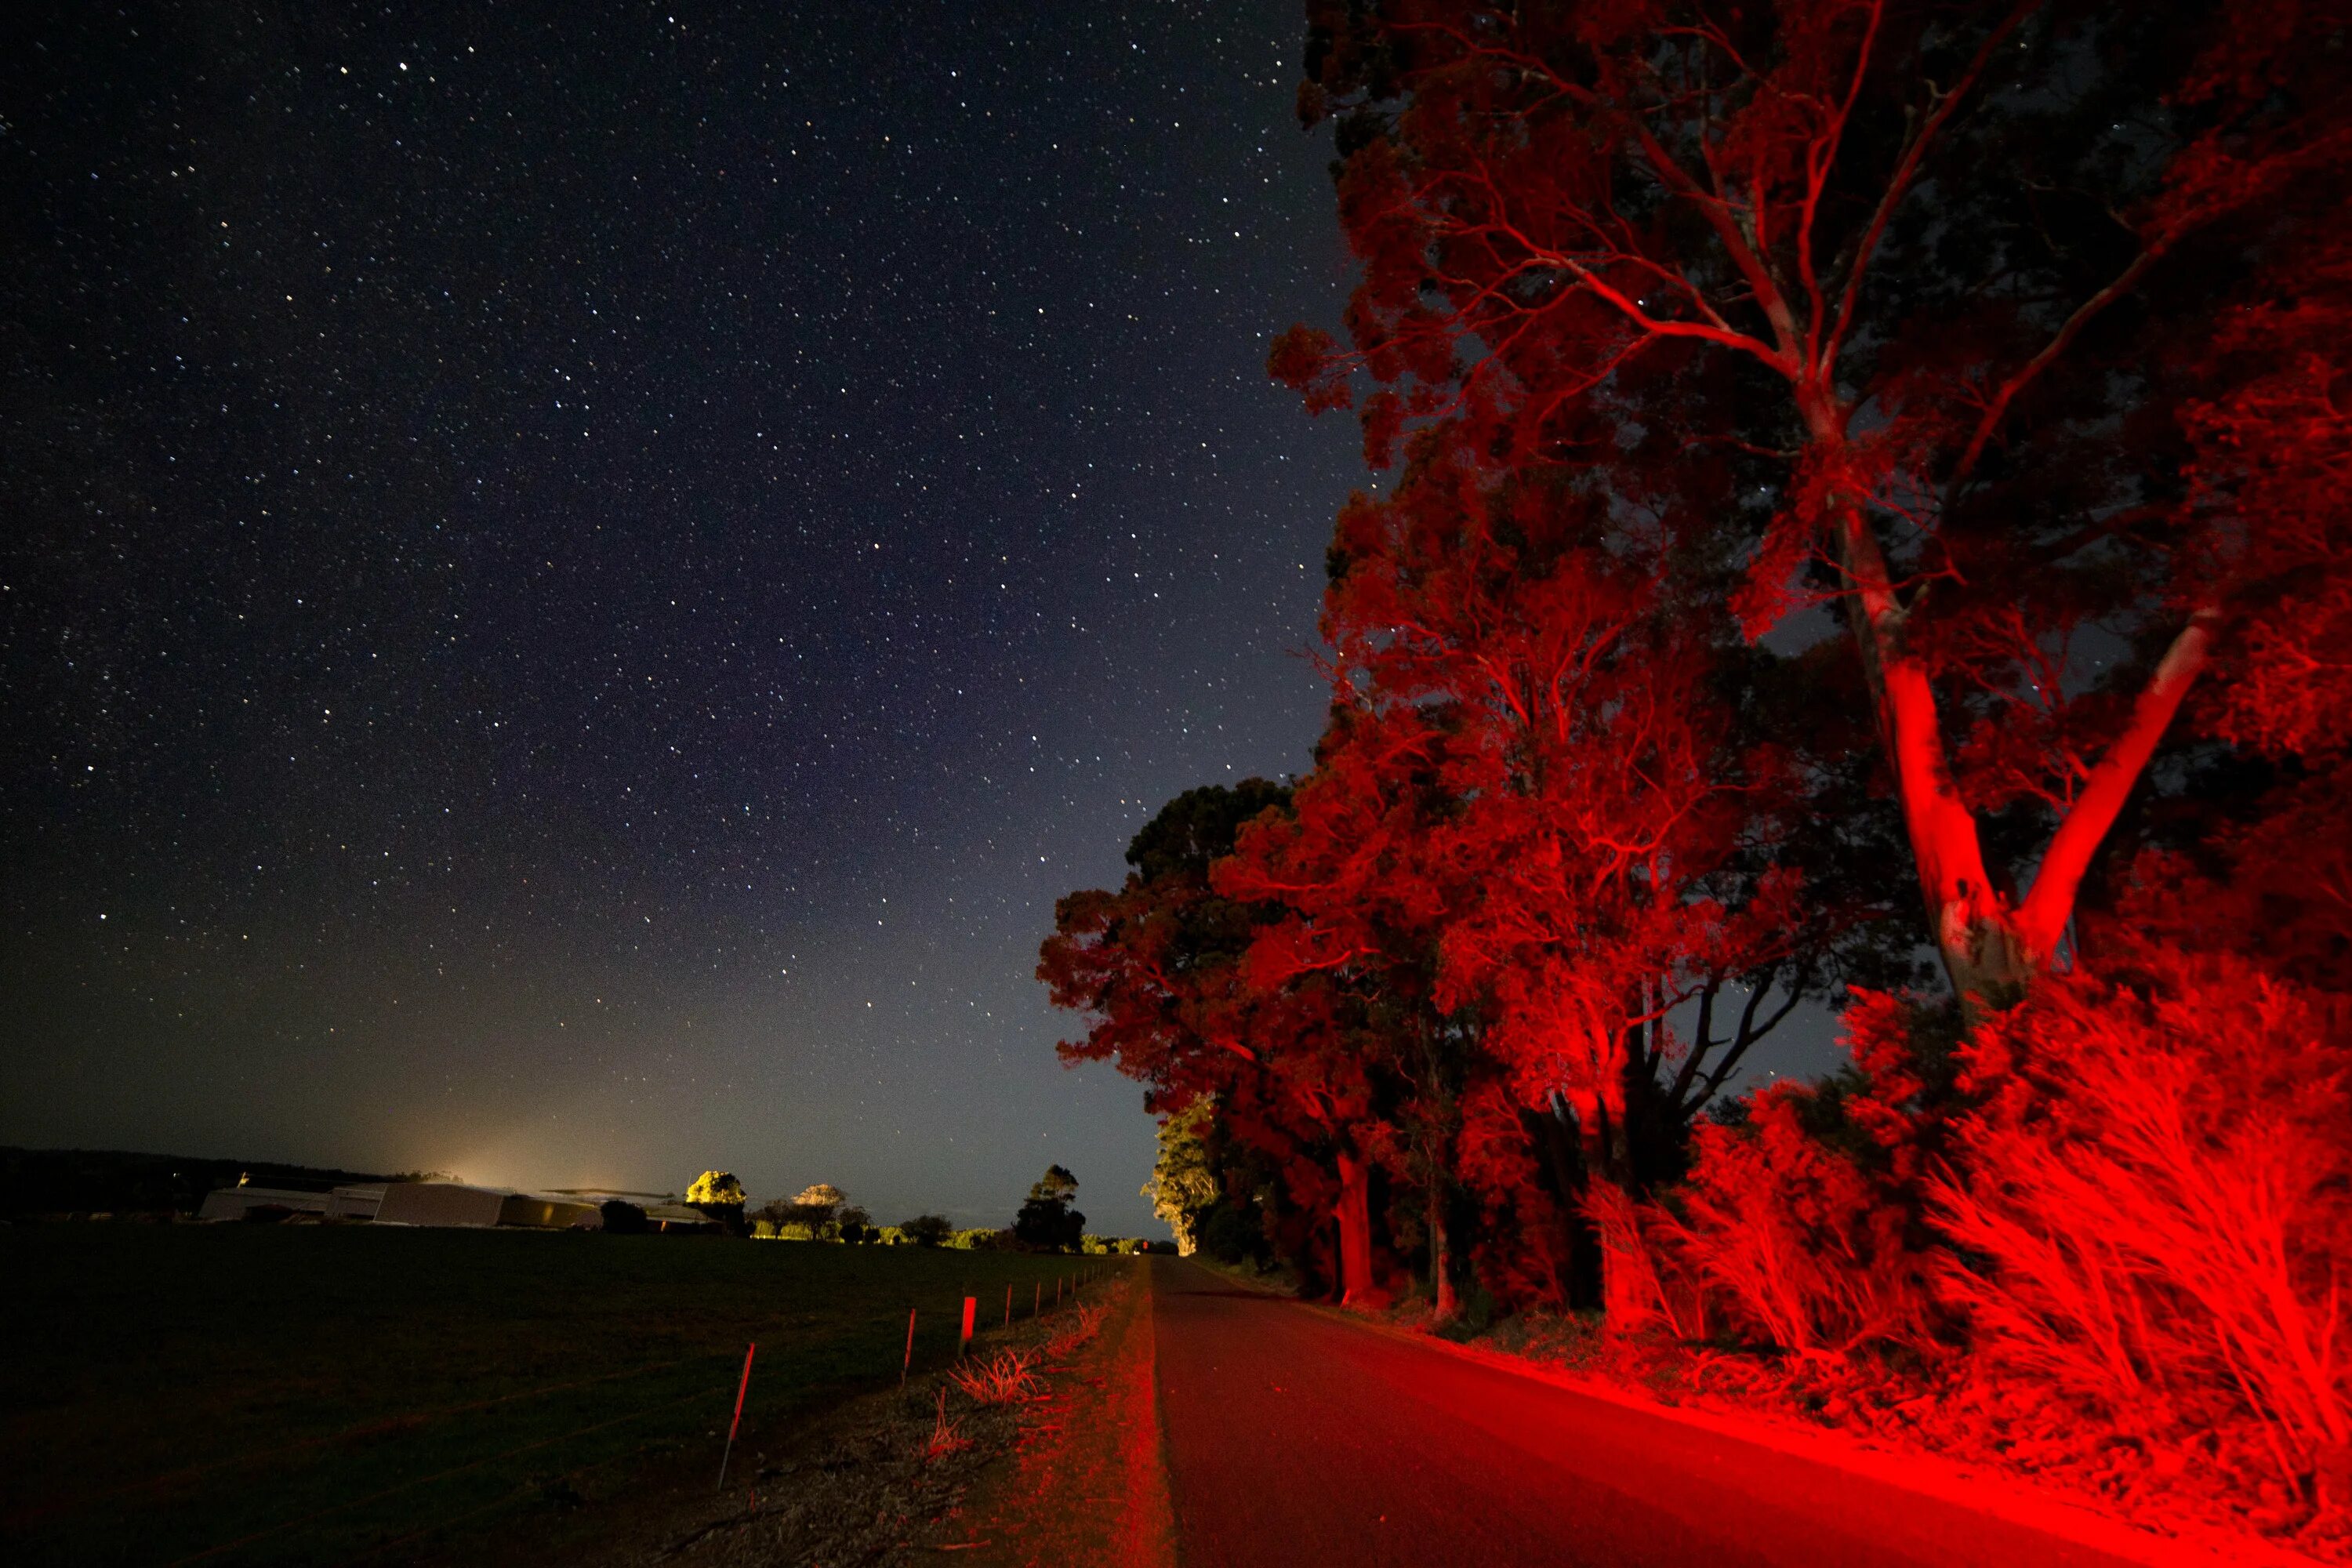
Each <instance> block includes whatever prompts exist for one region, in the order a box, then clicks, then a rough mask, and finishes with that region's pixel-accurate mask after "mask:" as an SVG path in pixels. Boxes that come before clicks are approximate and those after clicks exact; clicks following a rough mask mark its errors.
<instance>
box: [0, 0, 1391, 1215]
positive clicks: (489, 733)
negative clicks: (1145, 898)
mask: <svg viewBox="0 0 2352 1568" xmlns="http://www.w3.org/2000/svg"><path fill="white" fill-rule="evenodd" d="M1299 36H1300V25H1299V22H1298V17H1297V7H1296V5H1295V0H1263V3H1258V4H1250V5H1235V4H1223V5H1175V4H1157V3H1155V4H1144V5H1130V6H1127V7H1118V6H1106V5H1066V6H1045V5H1009V4H1008V5H978V6H971V5H917V6H907V7H887V6H886V7H877V6H874V5H756V6H744V5H668V4H663V5H587V4H583V3H578V0H560V3H550V4H546V5H515V4H503V5H476V6H450V7H392V8H382V9H370V10H366V11H360V10H353V9H351V8H347V7H340V6H322V5H310V4H296V5H262V6H259V7H257V6H255V5H251V4H242V5H225V4H190V5H163V6H152V7H141V6H132V7H126V8H121V9H107V10H100V8H98V7H93V6H89V5H47V6H19V7H15V8H12V10H11V13H10V16H9V17H8V19H7V20H5V22H0V204H5V206H4V207H0V210H5V212H6V213H7V214H9V215H10V216H9V220H8V222H7V224H6V225H5V236H6V237H5V241H0V243H5V245H6V247H7V258H6V259H7V265H6V267H5V269H0V498H5V505H6V508H7V512H8V524H7V528H6V530H5V534H0V677H5V682H6V687H5V689H6V690H7V692H8V711H9V722H8V723H7V724H6V725H5V731H0V828H4V829H5V849H0V855H5V858H4V859H0V898H4V899H5V903H4V904H0V918H5V928H0V931H4V934H5V950H0V994H5V998H6V1007H5V1016H0V1142H17V1143H28V1144H35V1145H61V1144H80V1145H85V1146H115V1147H132V1148H145V1149H167V1150H171V1151H173V1152H189V1153H203V1154H231V1155H237V1156H242V1157H249V1158H283V1159H294V1160H301V1161H309V1162H314V1163H339V1164H344V1165H350V1166H360V1167H376V1168H414V1167H426V1168H439V1169H445V1170H451V1171H455V1172H457V1173H461V1174H463V1175H465V1176H467V1177H469V1178H473V1179H476V1180H487V1181H496V1182H503V1183H513V1184H539V1185H573V1184H613V1185H619V1186H625V1187H635V1188H652V1189H657V1190H659V1189H676V1188H680V1187H682V1186H683V1185H684V1184H686V1183H687V1182H688V1180H690V1179H691V1178H692V1177H693V1176H694V1174H695V1173H698V1171H700V1170H702V1169H703V1168H704V1167H705V1166H707V1165H721V1166H726V1167H729V1168H731V1169H733V1170H734V1171H736V1172H737V1173H740V1175H742V1176H743V1177H744V1179H745V1180H746V1181H747V1183H748V1184H750V1185H751V1189H752V1191H753V1192H754V1194H755V1195H759V1196H765V1195H769V1194H776V1193H780V1192H785V1191H790V1190H794V1189H797V1188H798V1187H799V1186H801V1185H803V1184H806V1183H809V1182H813V1181H818V1180H827V1181H832V1182H834V1183H836V1184H839V1185H841V1186H842V1187H843V1188H845V1190H846V1191H847V1192H848V1193H849V1194H851V1195H852V1196H853V1197H854V1198H856V1199H857V1200H859V1201H861V1202H864V1203H866V1204H867V1205H869V1206H870V1207H871V1208H873V1209H874V1210H875V1212H876V1213H877V1216H878V1217H880V1218H883V1219H886V1220H892V1219H897V1218H899V1217H902V1216H903V1215H906V1214H909V1213H913V1212H915V1211H917V1210H919V1209H923V1208H934V1209H938V1210H940V1211H942V1212H945V1213H948V1214H950V1215H952V1216H954V1217H956V1218H958V1219H960V1220H965V1221H970V1222H982V1221H989V1222H1002V1221H1003V1219H1005V1218H1007V1217H1009V1215H1010V1214H1011V1212H1012V1209H1013V1206H1014V1205H1016V1204H1017V1202H1018V1201H1019V1198H1020V1196H1021V1194H1022V1192H1023V1191H1024V1188H1025V1187H1026V1185H1027V1184H1028V1183H1029V1182H1030V1181H1031V1180H1033V1179H1034V1177H1035V1175H1036V1174H1037V1173H1038V1172H1039V1171H1040V1170H1041V1169H1042V1168H1043V1167H1044V1166H1045V1163H1047V1162H1048V1161H1058V1162H1060V1163H1064V1164H1066V1165H1068V1166H1070V1167H1071V1168H1072V1169H1074V1170H1075V1171H1076V1172H1077V1173H1078V1175H1079V1177H1080V1179H1081V1181H1082V1183H1083V1186H1082V1189H1081V1193H1080V1205H1081V1206H1082V1207H1084V1208H1085V1209H1086V1210H1087V1213H1088V1214H1089V1215H1091V1216H1093V1220H1094V1223H1095V1224H1096V1225H1097V1226H1098V1227H1100V1228H1104V1229H1108V1230H1115V1231H1136V1230H1141V1229H1146V1228H1154V1227H1152V1225H1151V1222H1150V1219H1149V1217H1148V1205H1146V1204H1145V1203H1144V1202H1143V1201H1142V1200H1141V1199H1140V1198H1139V1196H1138V1195H1137V1188H1138V1186H1139V1184H1141V1182H1142V1181H1143V1179H1144V1177H1145V1176H1146V1174H1147V1173H1148V1172H1149V1169H1150V1153H1151V1124H1150V1121H1149V1120H1148V1119H1147V1118H1146V1117H1145V1116H1144V1115H1143V1114H1142V1112H1141V1110H1140V1108H1139V1106H1140V1096H1139V1092H1138V1091H1137V1089H1135V1088H1134V1087H1133V1086H1131V1085H1129V1084H1128V1083H1126V1082H1124V1081H1123V1080H1120V1079H1117V1078H1116V1077H1114V1076H1113V1075H1111V1074H1110V1073H1109V1072H1108V1070H1107V1069H1089V1070H1087V1071H1086V1072H1083V1073H1069V1072H1066V1071H1064V1069H1062V1068H1060V1067H1059V1066H1058V1065H1057V1063H1056V1062H1055V1058H1054V1055H1053V1052H1052V1048H1051V1047H1052V1045H1053V1042H1054V1041H1055V1039H1056V1038H1057V1037H1059V1036H1060V1035H1061V1034H1062V1033H1064V1032H1065V1031H1066V1027H1067V1025H1068V1024H1069V1022H1070V1021H1069V1020H1066V1019H1064V1018H1061V1017H1057V1016H1055V1015H1054V1014H1053V1013H1052V1012H1051V1011H1050V1009H1048V1008H1047V1006H1046V1005H1045V996H1044V993H1043V989H1042V987H1040V986H1038V985H1037V984H1035V982H1034V980H1033V979H1032V978H1031V974H1032V970H1033V968H1034V963H1035V952H1036V946H1037V943H1038V942H1039V940H1040V939H1041V937H1042V936H1043V935H1044V934H1045V931H1046V929H1047V928H1048V926H1049V925H1050V923H1051V919H1052V909H1053V900H1054V899H1055V897H1056V896H1057V895H1058V894H1060V893H1063V892H1065V891H1067V890H1069V889H1072V888H1075V887H1081V886H1089V885H1097V884H1105V883H1110V882H1115V881H1116V879H1118V876H1119V875H1120V874H1121V873H1122V871H1123V869H1124V868H1123V867H1122V865H1121V863H1120V855H1121V852H1122V850H1123V849H1124V847H1125V845H1126V842H1127V839H1128V838H1129V836H1130V835H1131V834H1132V832H1133V831H1134V830H1135V828H1136V827H1137V826H1139V825H1140V824H1141V822H1142V821H1143V820H1144V819H1145V818H1146V817H1147V816H1149V815H1150V812H1151V811H1152V810H1153V809H1154V808H1156V806H1157V805H1159V804H1160V802H1161V801H1163V800H1165V799H1167V798H1168V797H1169V796H1171V795H1174V794H1176V793H1178V792H1179V791H1181V790H1183V789H1185V788H1188V787H1190V786H1191V785H1193V784H1200V783H1204V782H1213V781H1227V780H1232V779H1236V778H1240V777H1244V776H1246V775H1248V774H1250V773H1265V774H1276V773H1284V772H1287V771H1290V770H1294V769H1297V768H1298V767H1301V766H1303V765H1304V764H1305V763H1306V761H1307V748H1308V746H1309V743H1310V742H1311V740H1312V738H1313V735H1314V732H1315V730H1316V728H1317V726H1318V722H1319V720H1320V716H1321V710H1322V697H1321V692H1320V688H1319V685H1318V679H1317V678H1316V676H1315V674H1314V672H1313V670H1312V668H1311V666H1310V665H1309V664H1308V663H1307V661H1306V660H1305V659H1304V658H1302V657H1300V656H1301V654H1302V652H1303V650H1304V649H1305V648H1306V647H1307V646H1308V645H1309V644H1310V642H1311V641H1312V639H1313V636H1314V631H1313V627H1314V613H1315V607H1316V599H1317V595H1318V593H1319V591H1320V587H1321V583H1322V570H1321V563H1322V553H1323V544H1324V541H1325V539H1326V537H1327V534H1328V524H1329V519H1330V517H1331V515H1332V513H1333V511H1334V510H1336V508H1337V506H1338V504H1339V500H1340V499H1341V498H1342V497H1343V496H1344V494H1345V493H1346V491H1347V489H1349V486H1350V485H1351V484H1354V483H1357V482H1359V480H1360V477H1361V476H1360V468H1359V466H1358V462H1357V458H1356V449H1355V432H1354V427H1353V426H1352V424H1351V423H1350V422H1348V421H1345V420H1326V421H1324V422H1322V423H1321V424H1319V425H1318V424H1313V423H1310V422H1309V421H1308V420H1307V418H1306V416H1304V415H1303V414H1302V413H1301V412H1300V411H1299V409H1298V406H1297V401H1296V399H1295V398H1293V397H1291V396H1289V395H1286V394H1283V393H1281V392H1279V391H1278V390H1277V389H1276V388H1275V387H1273V386H1272V385H1271V384H1269V383H1268V382H1267V381H1266V379H1265V374H1264V369H1263V366H1264V360H1265V347H1266V341H1267V338H1268V336H1269V335H1270V333H1272V332H1273V331H1278V330H1279V329H1280V328H1282V327H1284V326H1286V325H1287V324H1288V323H1289V322H1291V321H1296V320H1298V319H1301V318H1307V319H1314V320H1318V321H1324V322H1327V323H1328V322H1331V321H1335V319H1336V317H1337V314H1338V310H1339V301H1340V300H1341V298H1342V296H1343V294H1344V290H1345V288H1346V285H1347V282H1348V279H1349V268H1348V265H1347V263H1346V261H1345V258H1344V257H1343V255H1342V253H1341V250H1340V247H1339V236H1338V227H1337V223H1336V220H1335V218H1334V216H1333V210H1332V208H1333V204H1332V195H1331V191H1330V186H1329V183H1328V174H1327V172H1326V165H1327V163H1328V158H1329V156H1330V151H1329V146H1328V137H1308V136H1307V135H1305V134H1303V133H1301V132H1299V131H1298V130H1297V127H1296V123H1295V121H1294V120H1293V119H1292V117H1291V102H1292V93H1293V87H1294V83H1295V81H1296V79H1297V59H1298V54H1299Z"/></svg>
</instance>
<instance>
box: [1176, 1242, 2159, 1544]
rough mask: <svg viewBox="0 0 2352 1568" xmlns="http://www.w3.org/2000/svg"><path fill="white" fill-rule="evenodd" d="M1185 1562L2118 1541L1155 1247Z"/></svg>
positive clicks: (1178, 1527) (1179, 1534)
mask: <svg viewBox="0 0 2352 1568" xmlns="http://www.w3.org/2000/svg"><path fill="white" fill-rule="evenodd" d="M1152 1274H1153V1289H1154V1295H1155V1298H1156V1299H1155V1300H1154V1302H1153V1312H1154V1318H1155V1321H1156V1331H1155V1334H1156V1339H1155V1351H1156V1361H1157V1378H1158V1390H1159V1396H1160V1426H1161V1431H1162V1434H1163V1437H1164V1443H1165V1452H1166V1456H1167V1461H1168V1469H1169V1485H1170V1491H1171V1502H1172V1504H1173V1512H1174V1518H1175V1530H1176V1547H1177V1556H1178V1560H1179V1562H1180V1563H1181V1564H1182V1565H1183V1568H1226V1565H1234V1568H1243V1565H1255V1564H1273V1565H1278V1568H1314V1565H1317V1564H1322V1563H1347V1564H1351V1565H1359V1564H1360V1565H1371V1564H1395V1565H1400V1568H1402V1565H1405V1564H1444V1563H1463V1564H1478V1565H1480V1568H1538V1565H1550V1564H1576V1565H1578V1568H1601V1565H1603V1564H1606V1565H1609V1568H1620V1565H1622V1568H1635V1565H1649V1564H1659V1565H1667V1564H1673V1565H1685V1564H1687V1565H1692V1568H1698V1565H1704V1568H1734V1565H1735V1564H1751V1563H1756V1564H1760V1563H1771V1564H1788V1565H1790V1568H1864V1565H1868V1568H1881V1565H1888V1568H1891V1565H1894V1564H1949V1565H1951V1568H1963V1565H1966V1568H1978V1565H1990V1564H1998V1565H2001V1568H2011V1565H2016V1568H2025V1565H2028V1564H2036V1565H2038V1564H2052V1565H2053V1568H2055V1565H2063V1568H2120V1564H2122V1563H2124V1561H2125V1560H2124V1559H2121V1558H2118V1557H2113V1556H2109V1555H2106V1554H2104V1553H2102V1552H2095V1551H2092V1550H2090V1549H2088V1548H2086V1547H2084V1546H2079V1545H2075V1544H2074V1543H2072V1542H2065V1541H2062V1540H2058V1539H2056V1538H2053V1537H2051V1536H2047V1535H2042V1534H2039V1533H2036V1532H2034V1531H2029V1530H2025V1529H2023V1528H2021V1527H2019V1526H2017V1525H2014V1524H2011V1523H2006V1522H2003V1521H2000V1520H1996V1519H1993V1518H1991V1517H1990V1516H1988V1515H1984V1514H1979V1513H1976V1512H1974V1511H1971V1510H1968V1509H1966V1508H1962V1507H1960V1506H1958V1505H1956V1504H1953V1503H1948V1502H1940V1501H1937V1500H1933V1499H1930V1498H1925V1497H1921V1496H1918V1495H1916V1494H1913V1493H1911V1492H1907V1491H1904V1490H1901V1489H1896V1488H1894V1487H1891V1486H1888V1485H1885V1484H1884V1483H1881V1482H1876V1481H1873V1480H1869V1479H1863V1478H1859V1477H1856V1476H1853V1475H1850V1474H1846V1473H1843V1472H1842V1471H1839V1470H1835V1469H1832V1468H1827V1467H1825V1466H1823V1465H1821V1464H1818V1463H1815V1462H1813V1461H1811V1460H1807V1459H1803V1458H1796V1457H1792V1456H1790V1455H1788V1454H1784V1453H1780V1452H1776V1451H1774V1450H1773V1449H1770V1448H1765V1447H1758V1446H1755V1445H1753V1444H1750V1443H1747V1442H1743V1441H1740V1440H1738V1439H1737V1438H1734V1437H1728V1436H1717V1435H1716V1434H1714V1433H1710V1432H1707V1431H1705V1430H1702V1429H1699V1428H1696V1427H1692V1426H1685V1425H1682V1424H1681V1423H1678V1422H1675V1421H1671V1420H1668V1419H1666V1418H1664V1417H1663V1416H1660V1415H1653V1414H1650V1413H1647V1412H1644V1411H1641V1410H1637V1409H1629V1408H1626V1407H1625V1406H1622V1405H1615V1404H1611V1403H1608V1402H1606V1401H1602V1400H1598V1399H1594V1398H1591V1397H1589V1396H1586V1395H1583V1394H1577V1393H1574V1392H1571V1391H1570V1390H1567V1389H1562V1388H1559V1387H1556V1386H1553V1385H1550V1384H1543V1383H1538V1382H1535V1381H1531V1380H1529V1379H1527V1378H1523V1377H1519V1376H1517V1375H1514V1374H1513V1373H1509V1372H1506V1371H1503V1370H1499V1369H1496V1368H1492V1367H1487V1366H1483V1365H1479V1364H1477V1363H1473V1362H1468V1361H1465V1360H1462V1359H1460V1358H1458V1357H1455V1356H1452V1355H1449V1354H1446V1353H1445V1352H1443V1351H1439V1350H1436V1349H1433V1348H1430V1347H1426V1346H1423V1345H1418V1344H1414V1343H1412V1342H1404V1341H1400V1340H1398V1339H1396V1338H1392V1337H1391V1336H1388V1335H1384V1334H1379V1333H1375V1332H1372V1331H1369V1330H1366V1329H1363V1328H1360V1327H1358V1326H1356V1325H1354V1324H1351V1323H1348V1322H1345V1321H1339V1320H1337V1319H1335V1318H1334V1317H1332V1316H1330V1315H1328V1314H1326V1313H1322V1312H1318V1311H1316V1310H1311V1309H1309V1308H1307V1307H1303V1306H1301V1305H1299V1304H1298V1303H1297V1302H1295V1301H1290V1300H1284V1299H1282V1298H1279V1297H1274V1296H1268V1295H1263V1294H1260V1293H1258V1292H1256V1291H1253V1290H1249V1289H1244V1288H1241V1287H1239V1286H1236V1285H1234V1284H1232V1283H1229V1282H1228V1281H1226V1280H1225V1279H1222V1278H1220V1277H1219V1276H1217V1275H1215V1274H1213V1273H1212V1272H1211V1271H1209V1270H1207V1269H1205V1268H1198V1267H1196V1266H1194V1265H1192V1264H1190V1263H1184V1262H1180V1261H1178V1260H1176V1259H1173V1258H1167V1259H1154V1260H1153V1268H1152Z"/></svg>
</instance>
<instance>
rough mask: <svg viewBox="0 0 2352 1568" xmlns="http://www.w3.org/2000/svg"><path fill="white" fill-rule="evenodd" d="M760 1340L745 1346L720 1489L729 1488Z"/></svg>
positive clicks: (721, 1456)
mask: <svg viewBox="0 0 2352 1568" xmlns="http://www.w3.org/2000/svg"><path fill="white" fill-rule="evenodd" d="M759 1349H760V1345H759V1342H758V1341H756V1340H755V1341H753V1342H751V1343H750V1344H748V1345H746V1346H744V1347H743V1381H742V1382H740V1383H739V1384H736V1385H735V1419H734V1420H732V1421H730V1422H729V1423H727V1447H724V1448H722V1449H720V1450H719V1486H718V1490H719V1491H722V1492H723V1491H725V1490H726V1489H727V1461H728V1460H729V1459H730V1458H734V1457H735V1429H736V1428H737V1427H739V1426H742V1425H743V1396H744V1395H745V1394H749V1393H750V1392H751V1357H752V1356H753V1355H755V1354H757V1353H758V1352H759Z"/></svg>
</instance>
